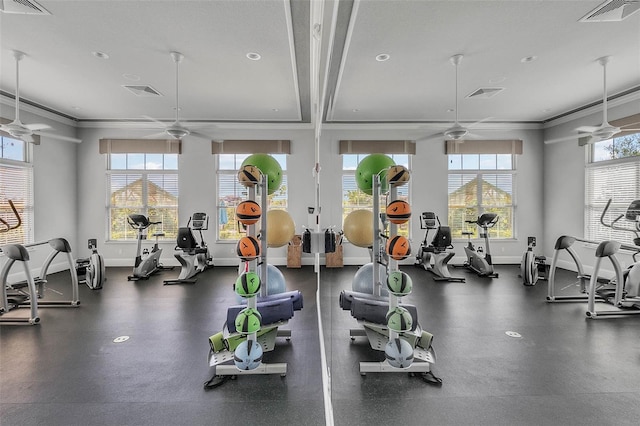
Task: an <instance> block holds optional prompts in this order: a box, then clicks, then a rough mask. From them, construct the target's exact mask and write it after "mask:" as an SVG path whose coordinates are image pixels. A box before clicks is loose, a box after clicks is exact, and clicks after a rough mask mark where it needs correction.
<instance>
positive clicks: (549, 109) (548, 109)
mask: <svg viewBox="0 0 640 426" xmlns="http://www.w3.org/2000/svg"><path fill="white" fill-rule="evenodd" d="M541 111H542V112H551V108H545V109H543V110H541Z"/></svg>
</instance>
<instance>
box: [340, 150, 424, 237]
mask: <svg viewBox="0 0 640 426" xmlns="http://www.w3.org/2000/svg"><path fill="white" fill-rule="evenodd" d="M368 155H370V154H369V153H362V154H341V156H342V158H341V161H342V176H341V178H340V179H341V181H340V187H341V197H342V199H341V200H340V203H341V204H340V205H341V208H340V212H341V214H342V217H341V220H342V222H344V219H345V217H346V216H347V215H348V212H349V213H350V212H351V211H353V210H358V209H371V208H373V199H372V201H371V203H362V204H357V205H348V204H345V196H346V190H347V189H346V188H345V177H348V178H350V179H351V178H352V179H353V180H354V181H355V175H356V169H355V168H353V169H350V168H349V169H346V168H344V163H345V157H346V156H355V160H356V161H355V164H356V165H357V164H359V163H360V161H361V160H362V159H363V158H365V157H366V156H368ZM386 155H388V156H389V157H391V158H392V159H393V160H394V161H396V160H397V159H398V158H399V157H404V156H406V157H407V164H402V163H401V162H400V163H398V162H396V164H402V165H404V166H405V167H407V169H408V170H411V162H412V159H413V155H412V154H386ZM411 182H412V180H411V179H409V182H407V183H406V184H405V185H402V186H399V187H398V197H399V198H400V199H404V200H405V201H406V202H408V203H409V205H411ZM355 188H356V189H357V185H355ZM349 190H352V189H349ZM358 192H359V194H360V195H362V196H364V197H365V198H366V197H370V196H369V195H367V194H365V193H364V192H362V191H360V190H358ZM391 201H393V200H390V199H388V196H384V195H383V196H382V197H381V199H380V209H381V210H382V211H383V212H384V209H385V207H386V205H387V204H388V203H390V202H391ZM413 214H414V215H415V214H416V213H415V212H414V213H413ZM416 217H417V216H416ZM409 224H410V222H407V223H403V224H401V225H398V228H397V230H398V234H399V235H403V236H405V237H407V238H409V239H411V234H412V232H411V226H410V225H409ZM345 241H346V242H348V240H345Z"/></svg>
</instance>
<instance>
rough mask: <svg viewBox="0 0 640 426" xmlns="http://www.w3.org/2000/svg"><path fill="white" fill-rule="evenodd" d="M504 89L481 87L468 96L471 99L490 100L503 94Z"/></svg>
mask: <svg viewBox="0 0 640 426" xmlns="http://www.w3.org/2000/svg"><path fill="white" fill-rule="evenodd" d="M503 90H504V87H481V88H479V89H477V90H475V91H473V92H471V93H469V94H468V95H467V98H469V99H489V98H492V97H494V96H495V95H497V94H498V93H500V92H502V91H503Z"/></svg>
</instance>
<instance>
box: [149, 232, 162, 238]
mask: <svg viewBox="0 0 640 426" xmlns="http://www.w3.org/2000/svg"><path fill="white" fill-rule="evenodd" d="M151 236H152V237H164V232H156V233H154V234H151Z"/></svg>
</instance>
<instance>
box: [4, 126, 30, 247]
mask: <svg viewBox="0 0 640 426" xmlns="http://www.w3.org/2000/svg"><path fill="white" fill-rule="evenodd" d="M0 138H1V139H0V144H4V143H7V142H11V141H17V140H16V139H13V138H10V137H5V136H1V137H0ZM18 142H20V143H21V144H22V160H16V159H9V158H4V157H5V155H4V150H3V149H0V178H1V179H0V205H1V206H2V217H3V218H4V219H5V220H7V222H9V224H14V223H15V221H14V214H13V211H12V210H11V208H10V207H9V203H8V201H7V200H8V199H11V200H12V201H13V202H14V204H15V205H16V209H17V210H18V214H19V215H20V219H21V221H22V223H21V225H20V227H19V228H17V229H15V230H13V231H10V232H7V233H2V234H0V245H4V244H29V243H33V242H34V238H35V229H34V218H35V213H34V212H35V207H34V196H33V193H34V188H33V162H32V153H33V148H32V144H30V143H27V142H22V141H18ZM9 169H13V171H18V173H23V178H22V179H21V181H23V184H24V187H23V188H22V189H20V190H18V191H16V185H15V182H5V180H4V178H3V176H5V175H4V173H3V170H9ZM7 176H8V175H7ZM5 185H7V187H5ZM14 191H15V192H14Z"/></svg>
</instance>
